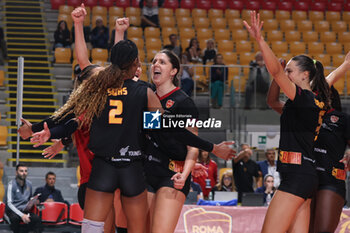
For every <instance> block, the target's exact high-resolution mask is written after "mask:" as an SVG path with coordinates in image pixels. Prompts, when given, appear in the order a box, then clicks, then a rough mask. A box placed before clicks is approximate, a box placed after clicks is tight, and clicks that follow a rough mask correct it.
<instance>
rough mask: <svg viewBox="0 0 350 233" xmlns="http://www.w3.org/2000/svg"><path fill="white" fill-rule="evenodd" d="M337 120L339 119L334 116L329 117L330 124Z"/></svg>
mask: <svg viewBox="0 0 350 233" xmlns="http://www.w3.org/2000/svg"><path fill="white" fill-rule="evenodd" d="M338 120H339V117H337V116H334V115H332V116H331V122H332V123H337V122H338Z"/></svg>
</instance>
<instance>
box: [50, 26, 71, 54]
mask: <svg viewBox="0 0 350 233" xmlns="http://www.w3.org/2000/svg"><path fill="white" fill-rule="evenodd" d="M54 38H55V43H54V46H53V49H54V50H55V48H62V47H63V48H70V45H71V40H70V31H69V29H68V27H67V23H66V21H64V20H61V21H60V22H59V23H58V24H57V29H56V31H55V34H54Z"/></svg>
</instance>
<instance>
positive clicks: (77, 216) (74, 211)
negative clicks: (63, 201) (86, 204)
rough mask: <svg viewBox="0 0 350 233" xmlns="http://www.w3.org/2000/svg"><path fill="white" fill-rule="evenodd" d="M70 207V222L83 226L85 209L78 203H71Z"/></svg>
mask: <svg viewBox="0 0 350 233" xmlns="http://www.w3.org/2000/svg"><path fill="white" fill-rule="evenodd" d="M69 209H70V212H69V221H68V223H70V224H73V225H79V226H81V224H82V222H83V219H84V211H83V210H82V209H81V208H80V206H79V204H78V203H74V204H71V205H70V208H69Z"/></svg>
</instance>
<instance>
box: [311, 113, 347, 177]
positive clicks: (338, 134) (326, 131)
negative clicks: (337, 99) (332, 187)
mask: <svg viewBox="0 0 350 233" xmlns="http://www.w3.org/2000/svg"><path fill="white" fill-rule="evenodd" d="M348 140H350V117H349V115H347V114H345V113H343V112H338V111H335V110H333V111H329V112H328V113H327V114H326V115H325V117H324V118H323V123H322V127H321V130H320V134H319V136H318V139H317V141H316V142H315V145H314V155H315V158H316V167H317V170H319V171H325V172H328V173H332V170H333V168H339V169H344V164H343V163H340V162H339V160H341V159H342V158H343V156H344V152H345V149H346V145H347V142H348Z"/></svg>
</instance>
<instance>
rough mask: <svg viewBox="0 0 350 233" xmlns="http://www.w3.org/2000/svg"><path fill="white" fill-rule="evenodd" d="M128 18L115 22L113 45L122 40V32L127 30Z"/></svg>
mask: <svg viewBox="0 0 350 233" xmlns="http://www.w3.org/2000/svg"><path fill="white" fill-rule="evenodd" d="M129 26H130V24H129V18H120V19H117V20H116V21H115V34H114V35H115V37H114V44H116V43H118V42H119V41H121V40H123V39H124V32H125V31H126V30H127V29H128V28H129Z"/></svg>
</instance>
